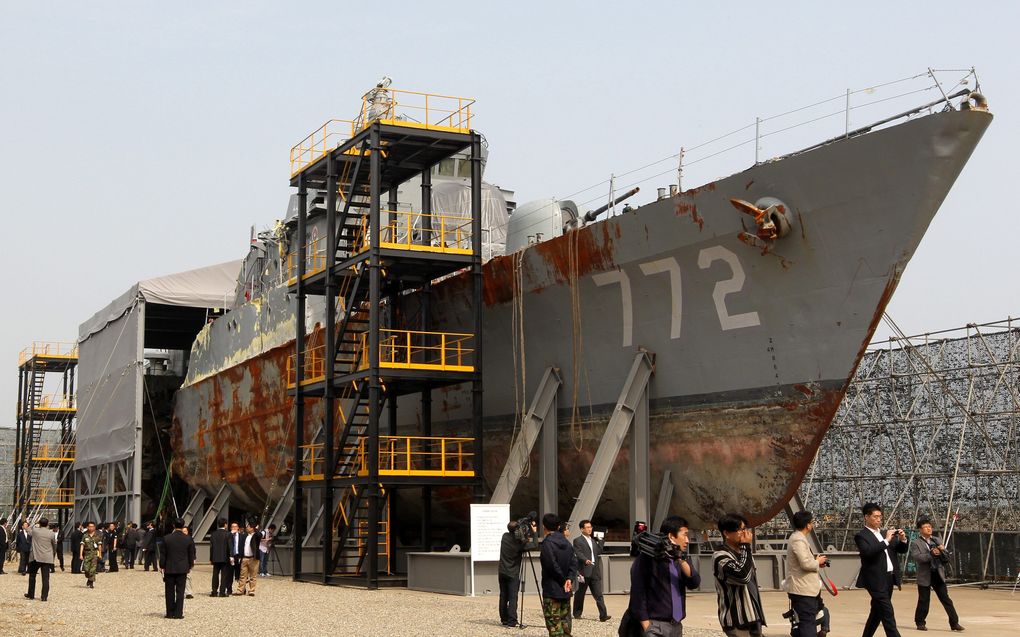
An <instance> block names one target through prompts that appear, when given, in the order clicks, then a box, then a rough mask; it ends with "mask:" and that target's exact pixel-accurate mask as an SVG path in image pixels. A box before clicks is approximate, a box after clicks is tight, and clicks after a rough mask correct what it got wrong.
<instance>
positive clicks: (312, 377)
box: [287, 345, 326, 389]
mask: <svg viewBox="0 0 1020 637" xmlns="http://www.w3.org/2000/svg"><path fill="white" fill-rule="evenodd" d="M304 363H305V365H304V366H305V369H304V373H303V374H302V377H301V384H302V385H308V384H310V383H316V382H319V381H320V380H323V379H324V378H326V346H325V345H317V346H315V347H310V348H308V349H306V350H305V361H304ZM296 386H297V354H291V355H290V356H288V357H287V389H294V388H295V387H296Z"/></svg>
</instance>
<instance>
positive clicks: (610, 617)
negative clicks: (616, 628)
mask: <svg viewBox="0 0 1020 637" xmlns="http://www.w3.org/2000/svg"><path fill="white" fill-rule="evenodd" d="M612 618H613V616H612V615H606V616H605V617H599V621H600V622H607V621H609V620H610V619H612Z"/></svg>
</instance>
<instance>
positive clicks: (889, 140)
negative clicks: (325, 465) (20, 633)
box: [173, 110, 992, 528]
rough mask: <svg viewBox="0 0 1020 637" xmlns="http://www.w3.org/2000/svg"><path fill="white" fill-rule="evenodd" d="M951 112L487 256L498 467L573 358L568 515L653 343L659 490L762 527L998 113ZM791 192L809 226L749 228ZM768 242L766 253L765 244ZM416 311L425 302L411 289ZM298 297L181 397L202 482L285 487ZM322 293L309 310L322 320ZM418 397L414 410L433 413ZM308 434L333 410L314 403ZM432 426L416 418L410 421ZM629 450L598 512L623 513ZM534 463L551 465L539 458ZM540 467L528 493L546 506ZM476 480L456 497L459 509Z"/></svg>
mask: <svg viewBox="0 0 1020 637" xmlns="http://www.w3.org/2000/svg"><path fill="white" fill-rule="evenodd" d="M991 119H992V117H991V115H990V114H989V113H987V112H985V111H981V110H960V111H955V110H951V111H946V112H942V113H937V114H932V115H928V116H924V117H918V118H916V119H911V120H908V121H906V122H904V123H902V124H899V125H896V126H891V127H888V128H884V129H881V130H876V131H873V132H870V133H867V134H863V135H860V136H857V137H851V138H848V139H846V140H841V141H836V142H833V143H830V144H827V145H824V146H820V147H818V148H815V149H813V150H810V151H807V152H803V153H798V154H794V155H791V156H787V157H784V158H781V159H777V160H773V161H769V162H766V163H762V164H759V165H756V166H754V167H752V168H749V169H748V170H745V171H743V172H741V173H738V174H735V175H732V176H730V177H728V178H725V179H722V180H720V181H717V182H714V183H710V184H706V185H704V186H702V187H699V188H696V189H693V190H689V191H685V192H683V193H680V194H679V195H678V196H675V197H669V198H666V199H660V200H659V201H656V202H653V203H650V204H647V205H644V206H642V207H640V208H638V209H637V210H635V211H633V212H629V213H626V214H622V215H617V216H613V217H610V218H608V219H606V220H604V221H601V222H598V223H593V224H590V225H587V226H584V227H582V228H580V229H578V230H575V231H571V232H569V233H567V234H565V235H563V236H561V237H557V238H555V239H551V240H549V241H545V242H542V243H538V244H536V245H533V246H530V247H528V248H527V249H525V250H523V251H521V252H519V253H517V254H515V255H508V256H504V257H497V258H494V259H492V260H490V261H488V262H487V263H486V264H485V265H484V268H483V271H484V302H485V307H484V310H483V314H484V334H483V344H484V349H483V351H484V364H483V376H484V401H483V403H484V413H485V421H484V433H485V438H484V449H485V452H484V461H483V462H484V475H485V480H486V483H487V485H488V487H489V488H490V489H491V487H492V486H494V485H495V482H496V480H497V479H498V477H499V474H500V471H501V470H502V468H503V465H504V463H505V461H506V458H507V452H508V449H509V445H510V442H511V438H512V436H513V432H514V430H515V429H514V423H515V421H516V416H515V414H518V413H520V411H521V410H522V409H526V407H527V404H528V403H530V401H531V398H532V394H533V393H534V391H535V389H536V387H537V384H538V382H539V380H540V378H541V376H542V374H543V372H544V370H545V369H546V368H547V367H550V366H552V367H556V368H558V369H559V370H560V374H561V376H562V378H563V381H564V384H563V387H562V388H561V390H560V394H559V402H558V408H559V409H558V411H559V413H558V421H559V427H560V429H559V438H560V454H559V459H558V460H559V477H560V484H559V490H560V491H559V495H560V505H561V510H562V511H563V512H566V511H568V510H569V507H570V506H571V504H572V502H573V498H575V497H576V496H577V493H578V491H579V490H580V487H581V484H582V483H583V481H584V478H585V475H586V473H587V469H588V467H589V466H590V464H591V461H592V459H593V457H594V454H595V452H596V450H597V448H598V444H599V440H600V439H601V434H602V433H603V431H604V430H605V426H606V423H607V421H608V417H609V415H610V414H611V412H612V410H613V407H614V405H615V402H616V399H617V397H618V395H619V393H620V390H621V389H622V387H623V385H624V382H625V379H626V376H627V373H628V371H629V369H630V366H631V363H632V361H633V359H634V356H635V354H636V353H637V352H639V351H640V350H646V351H649V352H651V353H653V354H654V356H655V373H654V375H653V377H652V380H651V382H650V387H649V396H650V429H651V471H652V484H653V497H654V496H655V493H654V490H656V489H658V485H659V481H660V480H661V475H662V472H663V471H664V470H667V469H668V470H669V471H670V472H671V474H672V480H673V484H674V487H675V488H674V492H673V500H672V502H671V510H672V511H675V512H679V513H681V514H683V515H685V516H686V517H688V519H690V520H691V522H692V525H693V526H694V527H696V528H707V527H710V526H712V525H713V520H714V519H715V518H717V517H718V516H719V515H720V514H722V513H724V512H727V511H735V512H739V513H742V514H743V515H745V516H746V517H747V518H748V519H749V520H750V521H751V522H752V524H758V523H762V522H764V521H766V520H768V519H770V518H771V517H773V516H774V515H775V514H776V513H778V512H779V511H781V510H782V508H783V506H784V505H785V504H786V503H787V502H788V501H789V499H790V497H791V496H792V494H793V493H794V492H795V490H796V489H797V487H798V486H799V484H800V482H801V480H802V479H803V477H804V474H805V472H806V471H807V468H808V467H809V465H810V463H811V461H812V459H813V457H814V455H815V452H816V450H817V448H818V445H819V444H820V442H821V440H822V437H823V436H824V435H825V432H826V430H827V429H828V426H829V423H830V422H831V420H832V418H833V416H834V414H835V412H836V409H837V407H838V405H839V403H840V400H841V399H842V397H843V393H844V390H845V388H846V386H847V383H848V381H849V379H850V378H851V377H852V375H853V373H854V370H855V369H856V366H857V364H858V362H859V361H860V358H861V356H862V354H863V352H864V349H865V347H866V346H867V344H868V343H869V341H870V339H871V337H872V334H873V333H874V331H875V328H876V326H877V323H878V321H879V320H880V318H881V316H882V312H883V310H884V309H885V307H886V304H887V303H888V302H889V300H890V298H891V296H892V294H893V292H894V290H895V289H896V285H897V283H898V281H899V278H900V276H901V274H902V273H903V270H904V268H905V267H906V265H907V263H908V261H909V260H910V258H911V256H912V255H913V253H914V251H915V249H916V248H917V246H918V244H919V242H920V241H921V239H922V237H923V236H924V233H925V231H926V230H927V228H928V225H929V223H930V222H931V220H932V218H933V216H934V215H935V213H936V212H937V211H938V209H939V207H940V205H941V203H942V201H943V199H944V198H945V196H946V194H947V193H948V192H949V189H950V188H951V187H952V185H953V183H954V182H955V180H956V178H957V176H958V175H959V173H960V171H961V170H962V169H963V166H964V165H965V164H966V162H967V160H968V158H969V157H970V155H971V153H972V152H973V150H974V148H975V147H976V145H977V143H978V142H979V140H980V138H981V136H982V134H983V133H984V131H985V129H986V128H987V126H988V125H989V123H990V122H991ZM764 197H772V198H775V199H777V200H779V201H781V202H782V203H783V205H784V208H785V210H786V211H787V212H786V216H787V219H788V220H789V222H790V230H789V233H788V234H787V235H786V236H783V237H782V238H779V239H777V240H775V241H774V242H765V243H762V242H759V241H755V240H753V239H752V240H750V241H748V237H749V236H750V235H753V234H754V229H755V228H754V222H753V220H751V218H750V217H749V216H747V215H745V214H742V213H741V212H739V211H738V210H737V209H736V208H735V207H734V205H733V204H732V203H731V200H733V199H741V200H746V201H750V202H755V201H758V200H761V199H762V198H764ZM764 247H767V248H768V249H767V250H765V249H763V248H764ZM469 286H470V282H469V278H468V276H466V275H465V276H455V277H452V278H449V279H447V280H445V281H442V282H440V283H438V284H437V285H435V287H434V289H433V296H432V301H431V303H430V307H431V317H432V321H433V325H434V326H435V329H437V330H444V331H470V325H471V317H472V316H473V308H471V307H470V306H469V303H470V301H469V300H470V298H471V295H470V293H469V292H470V289H469ZM406 303H407V305H408V307H407V308H405V311H407V312H413V311H415V310H416V308H415V305H416V303H417V301H416V298H415V297H413V296H411V297H408V298H407V300H406ZM294 308H295V304H294V301H293V299H292V298H290V297H289V296H288V295H287V293H286V288H285V287H280V288H277V289H275V290H272V291H270V292H269V293H268V294H266V295H265V296H263V297H261V298H259V299H256V300H255V301H252V302H250V303H246V304H244V305H242V306H241V307H239V308H236V309H235V310H233V311H231V312H230V313H229V314H227V315H225V316H224V317H222V318H221V319H219V320H217V321H216V322H214V323H213V324H211V325H209V326H207V327H206V329H205V330H204V331H203V332H202V334H200V335H199V338H198V339H197V340H196V342H195V344H194V346H193V348H192V353H191V361H190V368H189V370H190V371H189V375H188V378H187V380H186V382H185V384H184V386H183V387H182V388H181V389H180V391H179V392H178V393H177V396H176V400H175V410H174V431H173V441H174V448H175V458H176V459H177V460H176V463H175V468H176V471H177V472H178V474H179V475H181V476H182V477H183V478H184V479H185V480H187V481H188V482H189V483H190V484H191V485H192V486H194V487H196V488H204V489H207V490H209V491H213V492H214V491H215V490H216V489H217V488H218V487H219V485H220V484H221V483H222V481H224V480H226V481H228V482H230V483H231V484H232V485H233V486H234V487H235V497H236V498H237V501H238V503H239V504H240V505H242V506H247V507H250V508H252V510H259V511H261V510H262V509H263V508H264V506H266V502H267V501H272V500H273V499H275V498H278V497H279V492H280V489H281V486H280V485H282V484H285V483H286V481H287V479H289V475H290V472H291V470H292V463H291V459H292V456H293V450H292V444H293V442H292V441H293V435H294V431H293V427H294V423H293V414H294V407H293V399H292V398H290V397H288V396H287V392H286V387H285V376H286V374H285V369H286V359H287V356H288V355H289V354H290V353H291V352H292V351H293V347H294V345H293V342H294V329H295V321H294ZM321 316H322V313H321V308H316V307H312V308H310V309H309V316H308V318H309V319H310V320H309V321H308V324H309V325H312V324H314V323H315V322H316V321H319V324H318V325H317V326H316V329H320V330H321V320H322V319H321ZM469 390H470V388H467V387H456V386H454V387H450V388H447V389H444V390H442V391H441V392H437V395H436V397H435V398H434V401H433V409H434V413H433V422H434V424H433V431H434V432H435V433H436V434H446V433H462V432H464V431H465V430H466V429H467V428H468V427H467V424H466V423H467V418H468V415H469V414H468V413H467V411H466V409H467V407H466V406H467V405H468V404H469V400H468V397H469V394H468V392H469ZM408 407H409V409H407V410H404V409H401V410H400V411H401V412H403V413H414V407H412V406H411V405H408ZM307 411H308V416H307V420H306V422H305V423H302V426H303V427H305V429H306V432H311V431H312V430H314V428H315V427H316V422H317V421H321V418H322V415H323V414H322V412H321V401H309V402H308V410H307ZM399 426H400V427H401V428H402V429H403V430H406V431H413V430H414V428H415V427H416V422H414V421H409V422H404V423H399ZM628 462H629V460H628V456H627V449H626V446H625V447H624V450H623V452H621V454H620V457H619V458H618V459H617V465H616V467H615V469H614V476H613V477H612V478H611V479H610V481H609V483H608V486H607V488H606V491H605V493H604V496H603V500H602V501H601V503H600V504H599V507H598V510H597V515H598V517H599V518H600V519H602V520H604V521H607V522H614V521H619V520H625V519H626V518H627V510H628V498H629V489H628V480H627V470H628ZM533 473H535V472H533ZM534 480H535V477H534V476H533V475H532V476H529V477H527V478H525V479H524V481H523V482H522V483H521V485H520V487H519V488H518V492H517V493H518V496H517V498H516V499H515V501H514V502H515V504H517V505H519V506H520V507H521V508H522V509H524V508H525V507H526V508H533V507H532V503H533V502H535V501H537V496H536V495H535V494H536V492H537V491H536V488H535V482H534ZM468 497H469V494H468V493H467V491H466V490H456V489H452V490H448V491H444V492H443V498H444V499H445V500H446V501H447V502H446V503H445V504H446V505H447V507H448V508H449V509H450V510H451V511H454V512H457V511H459V510H460V507H461V506H463V505H465V504H466V503H467V502H468Z"/></svg>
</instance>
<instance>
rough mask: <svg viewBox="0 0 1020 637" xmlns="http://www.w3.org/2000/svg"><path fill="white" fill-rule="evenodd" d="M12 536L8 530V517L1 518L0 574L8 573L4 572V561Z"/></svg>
mask: <svg viewBox="0 0 1020 637" xmlns="http://www.w3.org/2000/svg"><path fill="white" fill-rule="evenodd" d="M10 542H11V536H10V532H9V531H8V530H7V518H0V575H7V573H5V572H4V562H6V561H7V547H8V546H9V545H10Z"/></svg>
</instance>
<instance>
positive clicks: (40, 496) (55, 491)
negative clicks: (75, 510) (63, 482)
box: [28, 487, 74, 507]
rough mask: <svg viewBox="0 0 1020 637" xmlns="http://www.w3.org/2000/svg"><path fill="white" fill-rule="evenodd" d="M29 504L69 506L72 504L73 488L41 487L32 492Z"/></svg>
mask: <svg viewBox="0 0 1020 637" xmlns="http://www.w3.org/2000/svg"><path fill="white" fill-rule="evenodd" d="M28 504H29V506H43V507H70V506H74V489H66V488H63V487H43V488H41V489H35V490H34V491H33V492H32V495H31V497H30V498H29V502H28Z"/></svg>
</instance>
